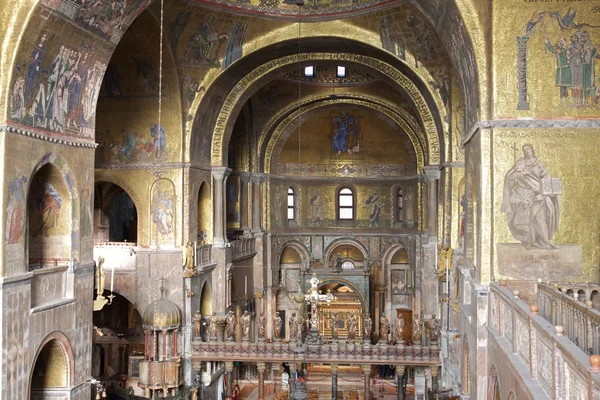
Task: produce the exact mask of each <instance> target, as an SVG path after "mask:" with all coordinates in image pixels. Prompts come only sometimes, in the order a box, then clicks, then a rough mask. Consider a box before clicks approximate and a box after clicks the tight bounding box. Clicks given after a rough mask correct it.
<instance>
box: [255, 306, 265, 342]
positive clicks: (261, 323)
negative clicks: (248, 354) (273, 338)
mask: <svg viewBox="0 0 600 400" xmlns="http://www.w3.org/2000/svg"><path fill="white" fill-rule="evenodd" d="M257 322H258V323H257V325H258V338H259V339H264V338H265V326H266V325H267V318H265V313H264V312H261V313H260V315H259V316H258V321H257Z"/></svg>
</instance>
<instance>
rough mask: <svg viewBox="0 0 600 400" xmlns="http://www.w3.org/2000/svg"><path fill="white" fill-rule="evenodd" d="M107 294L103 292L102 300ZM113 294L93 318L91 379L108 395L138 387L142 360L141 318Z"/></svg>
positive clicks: (126, 302)
mask: <svg viewBox="0 0 600 400" xmlns="http://www.w3.org/2000/svg"><path fill="white" fill-rule="evenodd" d="M110 294H111V293H110V292H109V291H108V290H105V291H104V297H106V298H109V295H110ZM112 294H113V295H114V298H113V299H112V302H111V303H110V304H106V305H105V306H104V307H103V308H102V309H101V310H99V311H94V316H93V321H94V336H93V351H92V376H93V377H94V378H96V379H98V380H99V381H101V382H102V384H103V387H104V388H105V389H106V390H107V391H108V392H109V393H110V392H119V391H121V390H122V391H126V389H127V388H128V387H129V386H132V387H134V388H137V381H138V379H139V362H140V361H142V360H143V359H144V356H143V354H144V331H143V329H142V316H141V315H140V313H139V311H138V310H137V308H136V307H135V305H134V304H133V303H131V302H130V301H129V300H128V299H127V298H125V297H124V296H122V295H120V294H118V293H116V292H113V293H112ZM136 393H137V392H136ZM140 393H141V392H140Z"/></svg>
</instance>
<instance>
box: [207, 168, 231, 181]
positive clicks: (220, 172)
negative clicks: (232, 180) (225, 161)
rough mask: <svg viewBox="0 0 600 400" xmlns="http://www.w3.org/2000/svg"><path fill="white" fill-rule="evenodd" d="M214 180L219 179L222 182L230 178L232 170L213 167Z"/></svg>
mask: <svg viewBox="0 0 600 400" xmlns="http://www.w3.org/2000/svg"><path fill="white" fill-rule="evenodd" d="M210 172H211V173H212V176H213V178H215V179H217V180H222V179H223V178H226V177H228V176H229V174H230V173H231V168H227V167H212V168H211V171H210Z"/></svg>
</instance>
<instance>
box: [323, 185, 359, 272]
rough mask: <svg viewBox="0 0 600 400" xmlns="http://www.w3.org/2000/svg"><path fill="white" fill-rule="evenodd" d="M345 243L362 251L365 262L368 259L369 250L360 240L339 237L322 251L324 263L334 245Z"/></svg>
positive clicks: (331, 254) (330, 256)
mask: <svg viewBox="0 0 600 400" xmlns="http://www.w3.org/2000/svg"><path fill="white" fill-rule="evenodd" d="M336 193H337V192H336ZM345 244H347V245H350V246H354V247H356V248H357V249H358V250H359V251H360V252H361V253H362V255H363V258H364V260H365V263H366V262H367V261H368V260H369V250H368V249H367V248H366V247H365V246H364V245H363V244H362V243H361V242H360V241H358V240H356V239H353V238H340V239H336V240H334V241H332V242H331V243H329V245H327V247H326V248H325V251H324V252H323V254H324V257H323V262H324V264H325V265H329V264H328V263H329V261H330V260H331V259H332V257H333V250H335V248H336V247H338V246H340V245H345ZM365 266H366V267H367V265H366V264H365Z"/></svg>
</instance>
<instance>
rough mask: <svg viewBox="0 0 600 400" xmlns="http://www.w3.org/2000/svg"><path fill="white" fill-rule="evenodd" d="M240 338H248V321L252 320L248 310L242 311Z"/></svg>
mask: <svg viewBox="0 0 600 400" xmlns="http://www.w3.org/2000/svg"><path fill="white" fill-rule="evenodd" d="M241 320H242V339H243V340H250V322H251V321H252V314H250V313H249V312H248V310H246V311H244V315H242V318H241Z"/></svg>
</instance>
